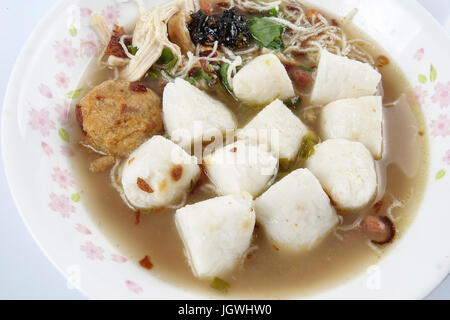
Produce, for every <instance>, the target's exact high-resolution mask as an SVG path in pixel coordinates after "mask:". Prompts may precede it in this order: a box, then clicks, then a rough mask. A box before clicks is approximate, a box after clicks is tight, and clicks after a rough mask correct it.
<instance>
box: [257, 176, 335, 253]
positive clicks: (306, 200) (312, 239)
mask: <svg viewBox="0 0 450 320" xmlns="http://www.w3.org/2000/svg"><path fill="white" fill-rule="evenodd" d="M255 209H256V218H257V220H258V222H260V223H261V225H262V226H263V227H264V230H265V232H266V234H267V235H268V237H269V238H270V239H271V241H272V242H273V244H274V245H276V246H277V247H278V248H280V249H285V250H290V251H301V250H305V249H306V250H307V249H310V248H312V247H313V246H315V245H316V244H318V243H319V242H320V240H321V239H323V238H324V237H325V236H326V235H327V234H328V233H329V232H330V231H331V230H332V229H333V228H334V227H335V226H336V225H337V224H338V222H339V219H338V217H337V215H336V211H335V209H334V208H333V206H332V205H331V203H330V199H329V198H328V196H327V194H326V193H325V192H324V191H323V189H322V186H321V185H320V183H319V181H318V180H317V179H316V177H314V175H313V174H312V173H311V172H310V171H309V170H307V169H298V170H295V171H293V172H292V173H290V174H289V175H287V176H286V177H284V178H283V179H282V180H280V181H279V182H277V183H276V184H274V185H273V186H272V187H270V188H269V190H267V191H266V192H265V193H264V194H263V195H262V196H260V197H259V198H258V199H256V200H255Z"/></svg>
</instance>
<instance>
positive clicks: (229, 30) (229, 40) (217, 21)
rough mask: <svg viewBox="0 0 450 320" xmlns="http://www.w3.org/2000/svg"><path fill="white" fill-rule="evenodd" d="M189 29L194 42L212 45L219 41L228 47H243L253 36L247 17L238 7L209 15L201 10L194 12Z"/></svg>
mask: <svg viewBox="0 0 450 320" xmlns="http://www.w3.org/2000/svg"><path fill="white" fill-rule="evenodd" d="M188 29H189V33H190V35H191V39H192V41H193V42H194V44H203V45H212V44H213V43H214V42H215V41H218V42H219V43H220V44H222V45H225V46H227V47H231V48H243V47H245V46H247V45H248V42H249V39H250V38H251V36H250V31H249V28H248V21H247V18H246V17H245V16H244V15H242V14H241V13H240V12H239V11H237V10H236V8H232V9H230V10H226V11H224V12H223V14H222V15H207V14H206V13H205V12H204V11H203V10H199V11H198V12H196V13H194V14H192V21H191V23H190V24H189V26H188Z"/></svg>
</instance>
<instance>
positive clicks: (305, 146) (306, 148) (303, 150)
mask: <svg viewBox="0 0 450 320" xmlns="http://www.w3.org/2000/svg"><path fill="white" fill-rule="evenodd" d="M318 143H319V138H318V137H317V136H316V135H315V134H314V133H313V132H308V133H307V134H306V135H305V136H304V137H303V139H302V144H301V146H300V153H299V157H300V160H302V161H306V160H308V158H309V157H311V156H312V155H313V154H314V146H315V145H316V144H318Z"/></svg>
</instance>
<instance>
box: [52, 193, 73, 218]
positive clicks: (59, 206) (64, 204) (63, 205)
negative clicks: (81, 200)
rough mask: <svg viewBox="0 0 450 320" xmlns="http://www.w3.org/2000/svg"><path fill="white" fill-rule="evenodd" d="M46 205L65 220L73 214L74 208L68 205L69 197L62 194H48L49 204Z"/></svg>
mask: <svg viewBox="0 0 450 320" xmlns="http://www.w3.org/2000/svg"><path fill="white" fill-rule="evenodd" d="M48 205H49V207H50V209H52V210H53V211H55V212H58V213H59V214H60V215H61V217H63V218H65V219H67V218H70V215H71V214H72V213H75V207H74V206H73V205H72V204H71V203H70V199H69V197H68V196H66V195H64V194H61V195H57V194H56V193H50V203H49V204H48Z"/></svg>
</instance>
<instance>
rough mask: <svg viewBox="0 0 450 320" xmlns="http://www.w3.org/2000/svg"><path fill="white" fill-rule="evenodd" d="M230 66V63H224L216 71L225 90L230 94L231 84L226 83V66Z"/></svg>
mask: <svg viewBox="0 0 450 320" xmlns="http://www.w3.org/2000/svg"><path fill="white" fill-rule="evenodd" d="M229 67H230V64H228V63H225V64H223V65H222V66H221V67H220V69H219V72H218V73H217V75H218V76H219V80H220V83H222V85H223V87H224V88H225V89H226V90H227V92H228V93H229V94H231V95H233V91H232V90H231V86H230V84H229V83H228V76H227V73H228V68H229Z"/></svg>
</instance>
